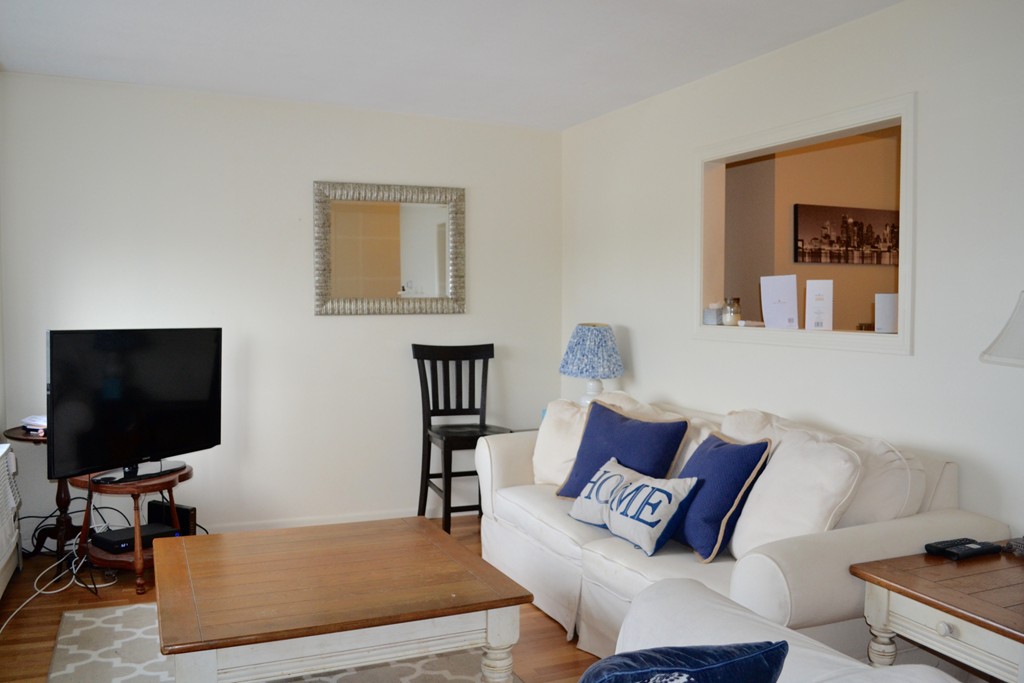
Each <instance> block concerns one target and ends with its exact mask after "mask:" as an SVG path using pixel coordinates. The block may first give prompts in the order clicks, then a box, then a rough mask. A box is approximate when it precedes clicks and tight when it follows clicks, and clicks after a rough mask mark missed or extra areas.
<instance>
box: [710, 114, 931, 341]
mask: <svg viewBox="0 0 1024 683" xmlns="http://www.w3.org/2000/svg"><path fill="white" fill-rule="evenodd" d="M915 114H916V107H915V96H914V95H913V94H908V95H903V96H900V97H896V98H892V99H889V100H884V101H881V102H876V103H874V104H870V105H865V106H862V107H857V108H855V109H850V110H847V111H843V112H839V113H835V114H830V115H827V116H823V117H821V118H817V119H812V120H809V121H804V122H801V123H796V124H792V125H788V126H783V127H781V128H776V129H772V130H767V131H762V132H760V133H755V134H752V135H749V136H745V137H742V138H738V139H735V140H730V141H728V142H724V143H719V144H715V145H712V146H709V147H705V148H702V149H700V150H698V160H699V164H700V167H699V169H698V174H697V175H698V178H699V179H700V181H699V182H700V189H699V192H698V196H699V197H700V198H701V201H700V203H699V206H698V215H697V225H698V226H700V229H699V230H697V231H696V232H697V250H696V258H697V263H696V268H695V271H696V273H697V282H696V285H697V286H696V288H695V291H696V292H697V301H696V305H695V306H694V311H695V314H694V322H695V325H696V335H695V336H696V337H697V338H698V339H708V340H714V341H730V342H741V343H751V344H780V345H784V346H796V347H807V348H820V349H838V350H848V351H866V352H876V353H892V354H903V355H911V354H912V353H913V329H914V315H913V281H914V226H915V211H914V210H915V187H916V183H915V178H914V169H915V166H916V163H915V160H916V156H915V149H914V143H915V140H916V138H917V135H916V130H915V121H916V116H915ZM897 124H898V125H900V126H901V135H900V265H899V277H898V283H899V294H898V296H897V301H898V305H899V309H898V311H899V314H898V315H899V324H898V332H897V333H896V334H876V333H874V332H846V331H814V330H780V329H766V328H763V327H726V326H722V325H704V324H703V310H704V306H705V304H706V303H707V302H710V301H716V300H720V299H721V298H722V292H720V291H710V292H705V291H704V282H705V279H706V278H705V273H706V272H707V273H708V274H709V277H710V276H711V275H713V276H714V278H715V280H714V281H715V282H721V283H723V285H724V279H725V278H724V268H725V264H724V263H719V262H717V260H716V261H715V262H710V263H708V262H705V255H704V247H705V246H708V245H710V244H711V241H715V240H722V241H723V242H724V233H725V215H724V214H725V211H724V206H725V166H726V164H729V163H733V162H736V161H743V160H744V159H750V158H754V157H757V156H762V155H764V154H767V153H772V152H781V151H784V150H787V149H793V148H796V147H804V146H807V145H810V144H815V143H818V142H824V141H827V140H830V139H834V138H838V137H845V136H849V135H855V134H857V133H862V132H868V131H871V130H877V129H879V128H883V127H886V126H891V125H897ZM718 251H719V253H722V252H723V251H724V249H723V248H721V247H720V248H719V250H718ZM720 286H721V285H720Z"/></svg>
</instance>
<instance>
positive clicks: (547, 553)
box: [475, 392, 1009, 657]
mask: <svg viewBox="0 0 1024 683" xmlns="http://www.w3.org/2000/svg"><path fill="white" fill-rule="evenodd" d="M599 400H601V401H602V402H603V403H605V404H606V405H609V406H612V407H614V408H616V410H619V411H620V412H622V413H623V414H626V415H629V416H632V417H635V418H637V419H641V420H650V421H658V420H668V419H678V418H679V416H680V415H683V416H685V417H686V418H687V420H688V422H689V426H688V429H687V432H686V435H685V438H684V439H683V443H682V446H681V449H680V453H679V455H678V457H677V459H676V462H675V463H674V464H673V466H672V468H671V470H670V472H669V474H668V475H666V476H675V475H676V474H677V473H678V472H679V470H680V469H681V468H682V467H683V465H684V463H685V462H686V460H687V459H688V458H689V457H690V456H691V455H692V454H693V452H694V450H695V449H696V447H697V446H698V445H699V444H700V442H701V441H702V440H703V439H705V438H706V437H707V436H708V435H709V434H711V433H713V432H721V433H723V434H725V435H726V436H728V437H732V438H733V439H734V440H736V441H744V442H749V441H753V440H755V438H759V437H761V436H764V437H767V438H769V439H771V440H772V441H774V442H775V444H776V445H773V449H774V450H773V454H772V457H771V459H770V460H769V461H768V463H767V465H766V466H765V468H764V470H763V472H762V474H761V477H760V478H759V479H758V480H757V481H756V483H755V484H754V486H753V488H752V489H751V492H750V497H749V498H748V500H747V506H746V507H745V508H744V509H743V512H742V514H741V515H740V518H739V520H740V521H739V522H737V528H736V535H737V536H739V535H741V530H742V533H743V546H744V547H742V548H741V549H740V551H738V552H736V555H738V557H737V556H735V555H734V554H733V551H732V550H730V551H727V552H721V553H720V554H719V555H718V556H717V557H716V558H715V559H714V560H713V561H711V562H702V561H701V558H699V557H697V556H695V554H694V552H693V551H692V550H691V549H690V548H688V547H686V546H684V545H682V544H681V543H678V542H676V541H669V542H668V543H667V544H666V545H665V547H663V548H661V549H660V550H659V551H658V552H656V553H655V554H654V555H652V556H647V555H646V554H645V553H644V552H642V551H640V550H638V549H637V548H636V547H635V546H634V545H633V544H632V543H630V542H627V541H625V540H623V539H621V538H618V537H615V536H613V535H612V534H611V533H610V532H609V531H608V530H607V529H604V528H600V527H598V526H593V525H588V524H584V523H582V522H579V521H577V520H576V519H573V518H572V517H570V516H569V510H570V508H571V506H572V503H573V501H571V500H568V499H563V498H559V497H558V496H556V495H555V492H556V491H557V490H558V488H559V486H558V484H557V483H555V479H556V478H557V477H558V476H560V474H559V472H562V471H567V470H566V468H567V467H571V466H572V463H573V459H574V458H575V454H576V449H577V448H578V447H579V443H580V438H581V435H582V433H583V429H584V427H585V420H586V412H585V410H584V409H583V408H581V407H579V406H576V405H575V404H572V403H570V402H568V401H554V402H552V404H550V405H549V406H548V410H547V414H546V415H545V418H544V420H543V421H542V424H541V427H540V430H539V431H531V432H515V433H512V434H504V435H498V436H492V437H487V438H484V439H481V440H480V441H479V443H478V445H477V449H476V454H475V457H476V467H477V471H478V473H479V476H480V488H481V504H482V515H483V518H482V520H481V538H482V546H483V557H484V559H485V560H487V561H488V562H490V563H491V564H493V565H494V566H496V567H497V568H499V569H500V570H502V571H503V572H504V573H505V574H507V575H508V576H510V577H511V578H512V579H514V580H515V581H517V582H518V583H520V584H521V585H523V586H525V587H526V588H527V589H529V590H530V591H531V592H532V593H533V595H534V604H535V605H536V606H537V607H538V608H540V609H541V610H543V611H544V612H545V613H547V614H548V615H550V616H551V617H552V618H553V619H555V620H556V621H557V622H558V623H559V624H561V625H562V626H563V627H564V628H565V630H566V634H567V638H570V639H571V638H572V637H573V636H574V635H576V634H578V636H579V640H578V646H579V647H580V648H581V649H583V650H586V651H588V652H591V653H593V654H595V655H598V656H601V657H604V656H607V655H609V654H612V653H613V652H614V649H615V642H616V639H617V637H618V635H619V629H620V626H621V624H622V621H623V619H624V618H625V615H626V612H627V609H628V608H629V605H630V603H631V602H632V600H633V598H634V597H635V596H636V595H637V594H638V593H640V591H642V590H643V589H645V588H647V587H649V586H651V585H653V584H654V583H656V582H658V581H661V580H664V579H673V578H692V579H696V580H698V581H700V582H701V583H703V584H704V585H706V586H707V587H709V588H711V589H712V590H714V591H716V592H718V593H721V594H722V595H725V596H729V597H730V598H732V599H733V600H735V601H736V602H737V603H739V604H741V605H744V606H745V607H747V608H749V609H751V610H752V611H753V612H755V613H756V614H759V615H762V616H764V617H765V618H767V619H769V620H770V621H772V622H774V623H777V624H780V625H783V626H788V627H790V628H793V629H798V630H802V631H805V632H806V633H807V634H809V635H811V636H813V637H814V638H816V639H818V640H821V641H823V642H826V643H829V644H830V645H833V646H835V647H838V648H839V649H841V650H842V651H843V652H845V653H847V654H851V655H854V656H857V657H863V655H864V652H865V650H864V646H865V645H866V643H867V639H868V637H869V636H868V632H867V628H866V626H865V625H864V622H863V600H864V587H863V584H862V582H861V581H860V580H858V579H856V578H854V577H853V576H851V575H850V574H849V565H850V564H852V563H855V562H863V561H869V560H875V559H882V558H885V557H893V556H899V555H907V554H912V553H915V552H921V550H922V547H923V545H924V544H925V543H926V542H928V541H932V540H939V539H943V538H958V537H965V536H967V537H973V538H978V539H984V540H993V539H1000V538H1006V537H1008V536H1009V528H1008V527H1007V525H1006V524H1004V523H1002V522H999V521H997V520H994V519H991V518H988V517H985V516H982V515H979V514H975V513H971V512H968V511H965V510H960V509H958V500H957V488H958V470H957V466H956V464H955V463H952V462H946V461H942V460H939V459H935V458H931V457H923V456H920V457H914V456H912V455H909V454H903V453H899V452H898V451H896V450H895V449H894V448H892V447H891V446H889V444H887V443H885V442H883V441H880V440H874V439H863V438H858V437H853V436H849V435H835V434H829V433H827V432H824V431H822V430H820V429H813V428H811V427H808V426H806V425H799V424H796V423H793V422H789V421H787V420H783V419H781V418H778V417H776V416H773V415H769V414H767V413H762V412H758V411H739V412H735V413H730V414H729V415H727V416H720V415H712V414H708V413H703V412H700V411H692V410H681V409H673V410H664V409H662V408H659V407H656V406H651V405H646V404H642V403H640V402H638V401H636V400H635V399H633V398H631V397H630V396H628V395H626V394H624V393H621V392H606V393H604V394H602V395H601V397H600V399H599ZM805 433H806V434H805ZM794 434H796V435H799V436H802V437H803V438H804V439H805V440H806V439H809V438H810V437H808V436H806V435H807V434H810V435H811V436H812V437H813V441H814V443H815V444H817V443H820V444H822V445H821V447H822V448H823V449H825V450H824V451H823V453H826V454H827V450H828V449H829V448H831V449H833V450H836V449H839V450H840V451H841V453H844V454H846V453H854V455H853V456H850V455H844V456H843V457H846V458H847V462H846V471H844V472H843V473H841V474H842V476H843V477H845V480H844V481H846V484H844V485H845V486H846V487H847V488H848V489H849V490H848V491H847V492H846V494H845V498H844V499H843V501H842V503H841V504H840V505H839V506H838V507H837V508H836V509H834V510H832V512H831V515H830V516H828V517H827V518H825V519H818V518H815V519H811V518H810V517H811V516H810V515H808V514H806V513H805V512H803V511H802V510H801V509H800V506H799V503H802V502H803V501H804V500H805V499H806V500H812V501H813V500H815V499H816V498H817V497H818V496H819V493H820V492H821V491H826V490H828V491H831V492H832V493H835V491H832V489H834V488H835V487H834V486H833V483H834V482H832V481H827V480H822V481H814V480H813V477H814V476H819V477H824V478H825V479H827V478H828V475H827V472H828V470H827V468H826V469H825V470H823V471H818V470H817V469H815V467H805V468H803V470H806V471H802V472H798V473H797V475H798V476H797V477H796V479H799V478H800V477H801V476H803V475H805V474H806V475H807V477H811V478H810V479H807V477H804V479H805V481H804V483H802V484H801V483H799V482H796V481H794V483H793V484H792V485H789V484H788V483H787V487H788V488H787V490H785V492H784V493H783V494H782V495H779V494H778V493H777V492H776V493H775V494H774V495H775V496H776V498H777V500H774V501H771V500H770V501H767V502H768V504H769V508H770V507H771V506H772V505H777V506H778V509H779V510H784V511H786V512H787V513H788V515H789V523H790V527H789V528H783V529H781V530H779V529H775V530H772V529H770V528H769V529H767V530H765V531H764V532H763V535H764V536H765V538H764V539H763V540H764V543H763V544H762V543H759V542H758V539H757V538H756V537H755V538H751V534H752V533H755V534H756V533H759V532H757V531H756V530H757V528H758V526H759V523H760V522H762V521H767V522H769V524H768V526H769V527H770V526H771V524H770V522H772V521H773V520H774V519H775V518H776V517H777V516H776V515H775V514H764V513H763V510H764V509H765V503H766V501H765V500H760V501H759V502H758V506H759V508H758V509H757V510H756V511H752V510H754V508H752V503H753V502H754V493H755V492H758V493H764V495H762V496H761V498H762V499H763V498H765V496H767V495H768V494H769V493H771V487H772V486H776V487H777V486H778V483H779V482H778V481H777V479H778V476H781V475H784V474H787V469H786V468H787V467H789V468H790V469H792V467H793V462H792V461H787V460H786V459H784V458H780V457H779V454H780V449H781V448H782V447H781V445H778V444H781V443H783V441H785V440H788V439H790V438H791V436H792V435H794ZM837 444H838V446H837ZM821 461H822V462H825V461H827V458H826V457H825V456H822V458H821ZM814 462H817V461H816V460H815V461H814ZM851 462H852V463H854V465H855V468H854V469H856V473H855V477H854V478H853V479H850V471H852V470H851V468H850V466H849V465H850V463H851ZM773 468H775V469H774V470H773ZM769 473H772V476H774V477H776V481H774V482H771V478H770V477H769V476H768V475H769ZM837 476H838V475H837ZM538 482H539V483H538ZM758 487H761V489H759V488H758ZM794 504H795V507H794ZM818 512H820V511H818ZM743 515H747V517H746V518H744V516H743ZM805 518H806V519H805ZM805 521H806V524H805V527H806V528H804V529H799V528H796V527H799V526H800V525H801V524H804V523H805ZM794 522H795V524H796V527H793V523H794ZM815 525H817V526H815ZM783 526H785V524H783ZM794 533H795V534H797V535H791V534H794ZM786 535H789V537H782V536H786ZM734 540H735V539H734ZM733 546H735V543H734V544H733Z"/></svg>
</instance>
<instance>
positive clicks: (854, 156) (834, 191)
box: [775, 128, 900, 330]
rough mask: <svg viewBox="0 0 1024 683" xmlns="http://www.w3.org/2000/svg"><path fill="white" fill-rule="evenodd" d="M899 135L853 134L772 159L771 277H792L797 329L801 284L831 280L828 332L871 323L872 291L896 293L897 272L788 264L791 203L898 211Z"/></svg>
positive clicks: (890, 268) (801, 306)
mask: <svg viewBox="0 0 1024 683" xmlns="http://www.w3.org/2000/svg"><path fill="white" fill-rule="evenodd" d="M899 149H900V146H899V132H898V130H894V129H891V128H890V129H887V130H886V131H885V132H880V133H879V134H877V135H859V136H856V137H852V138H844V139H843V140H842V141H836V142H834V143H825V144H821V145H815V146H813V147H808V148H802V149H800V150H796V151H793V152H783V153H780V154H778V155H776V158H775V274H776V275H788V274H795V275H796V276H797V292H799V293H800V296H799V297H798V303H799V311H800V326H801V327H803V326H804V325H803V323H804V304H805V297H804V295H803V294H804V291H805V289H806V286H807V280H832V281H833V283H832V286H833V306H834V308H833V321H832V322H833V328H834V329H836V330H856V329H857V325H858V323H872V324H873V322H874V301H875V294H876V293H895V292H897V291H898V289H899V288H898V286H897V277H898V270H897V269H896V267H895V266H882V265H859V264H855V265H850V264H841V265H830V264H821V263H814V264H812V263H794V262H793V205H794V204H819V205H823V206H842V207H849V208H856V209H898V208H899V197H900V193H899V187H900V177H899V170H900V163H899V156H900V155H899Z"/></svg>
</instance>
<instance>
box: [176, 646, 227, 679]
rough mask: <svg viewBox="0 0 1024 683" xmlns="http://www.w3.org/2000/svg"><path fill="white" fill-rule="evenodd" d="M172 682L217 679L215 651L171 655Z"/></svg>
mask: <svg viewBox="0 0 1024 683" xmlns="http://www.w3.org/2000/svg"><path fill="white" fill-rule="evenodd" d="M172 659H173V661H174V683H209V682H210V681H216V680H217V651H216V650H205V651H203V652H188V653H185V654H180V655H173V656H172Z"/></svg>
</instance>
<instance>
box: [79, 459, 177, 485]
mask: <svg viewBox="0 0 1024 683" xmlns="http://www.w3.org/2000/svg"><path fill="white" fill-rule="evenodd" d="M187 466H188V465H186V464H185V463H184V462H182V461H180V460H154V461H153V462H140V463H137V464H135V465H125V466H124V467H123V468H121V469H119V470H109V471H107V472H101V473H100V474H97V475H95V476H94V477H93V484H94V485H95V484H120V483H122V482H129V481H139V480H140V479H152V478H153V477H162V476H163V475H165V474H171V473H173V472H178V471H181V470H183V469H185V468H186V467H187Z"/></svg>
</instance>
